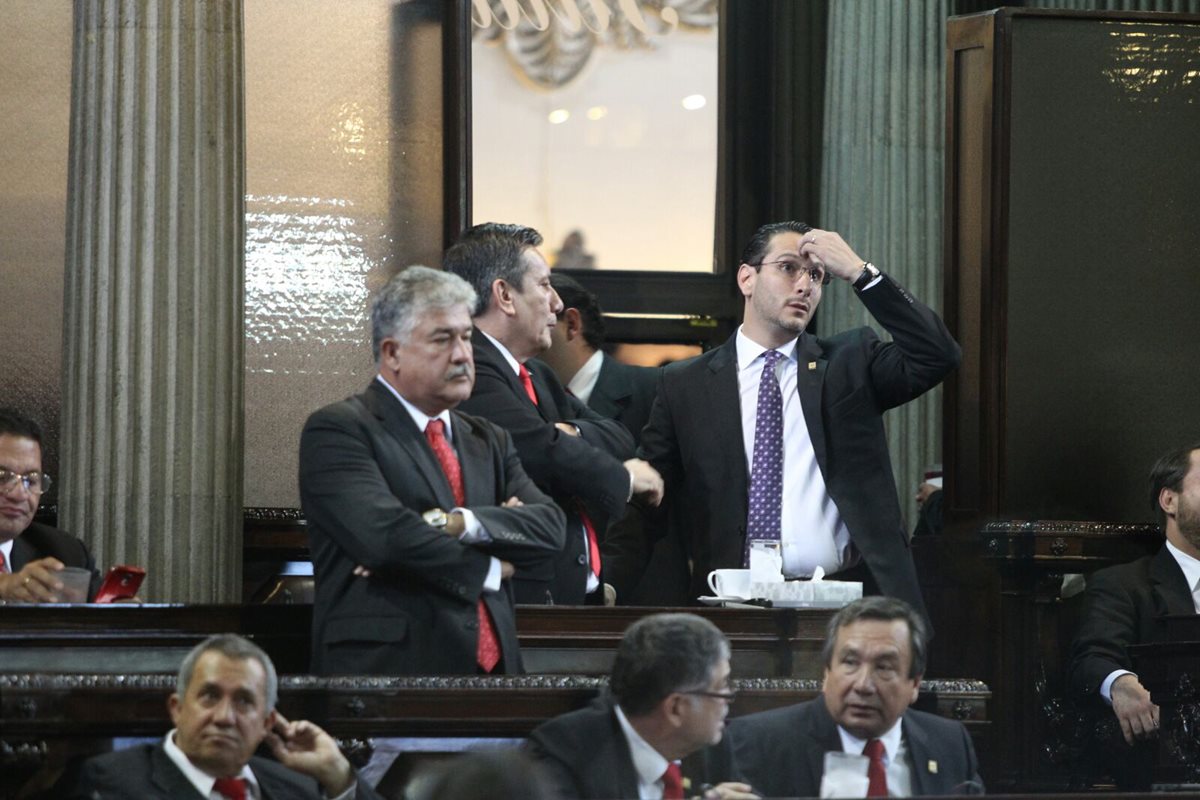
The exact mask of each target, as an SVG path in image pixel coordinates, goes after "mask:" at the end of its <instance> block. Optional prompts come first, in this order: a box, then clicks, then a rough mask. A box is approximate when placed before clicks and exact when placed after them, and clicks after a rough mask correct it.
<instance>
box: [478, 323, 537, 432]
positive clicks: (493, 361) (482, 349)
mask: <svg viewBox="0 0 1200 800" xmlns="http://www.w3.org/2000/svg"><path fill="white" fill-rule="evenodd" d="M471 344H472V346H473V347H474V349H475V359H476V360H477V361H486V362H488V363H489V364H490V365H491V366H492V367H493V368H495V370H496V371H497V372H499V373H500V374H501V375H503V376H504V381H505V383H507V384H508V388H509V389H511V390H512V392H513V394H515V395H516V396H517V397H520V398H521V399H522V400H525V401H526V402H529V403H530V405H533V406H534V408H536V409H537V412H538V414H539V415H540V416H541V418H542V419H544V420H546V421H547V422H554V421H555V420H552V419H550V417H548V416H546V411H545V407H544V401H545V400H547V399H548V398H549V397H550V390H549V387H547V386H546V384H545V382H544V381H542V380H541V379H540V378H539V377H538V376H536V375H535V374H534V371H533V370H532V369H529V365H528V364H527V365H526V366H525V368H526V369H529V377H530V380H531V381H532V382H533V391H534V392H535V393H536V394H537V396H538V403H537V404H536V405H534V404H533V402H532V401H531V400H529V396H528V395H527V394H526V393H525V385H524V384H522V383H521V379H520V378H518V377H517V374H516V373H515V372H513V369H512V365H511V364H509V363H508V359H506V358H505V357H504V354H503V353H501V352H500V351H499V350H498V349H496V345H494V344H492V340H491V339H489V338H488V337H487V336H485V335H484V333H483V331H481V330H479V328H476V329H475V331H474V333H472V334H471Z"/></svg>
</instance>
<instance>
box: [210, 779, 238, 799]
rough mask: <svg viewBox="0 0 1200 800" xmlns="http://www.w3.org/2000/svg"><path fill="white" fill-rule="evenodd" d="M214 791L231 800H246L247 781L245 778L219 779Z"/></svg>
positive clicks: (214, 785)
mask: <svg viewBox="0 0 1200 800" xmlns="http://www.w3.org/2000/svg"><path fill="white" fill-rule="evenodd" d="M213 790H214V791H215V792H216V793H217V794H220V795H223V796H225V797H228V798H229V800H246V781H245V780H244V779H243V778H217V782H216V783H214V784H213Z"/></svg>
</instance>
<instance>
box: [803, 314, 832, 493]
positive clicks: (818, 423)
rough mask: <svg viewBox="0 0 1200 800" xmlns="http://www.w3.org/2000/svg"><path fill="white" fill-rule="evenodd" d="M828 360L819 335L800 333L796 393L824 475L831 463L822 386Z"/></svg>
mask: <svg viewBox="0 0 1200 800" xmlns="http://www.w3.org/2000/svg"><path fill="white" fill-rule="evenodd" d="M827 363H828V362H827V361H826V360H825V354H824V351H823V350H822V349H821V346H820V344H819V343H818V342H817V339H816V337H815V336H812V335H811V334H808V333H802V334H800V338H799V339H798V340H797V341H796V392H797V393H798V394H799V395H800V407H801V408H802V409H804V422H805V424H806V425H807V426H808V436H809V438H810V439H812V446H813V451H814V452H815V453H816V455H817V464H819V465H820V467H821V473H822V474H826V472H827V470H826V464H827V463H828V462H827V461H826V458H825V423H824V420H823V419H822V417H821V387H822V386H823V384H824V383H825V367H826V365H827Z"/></svg>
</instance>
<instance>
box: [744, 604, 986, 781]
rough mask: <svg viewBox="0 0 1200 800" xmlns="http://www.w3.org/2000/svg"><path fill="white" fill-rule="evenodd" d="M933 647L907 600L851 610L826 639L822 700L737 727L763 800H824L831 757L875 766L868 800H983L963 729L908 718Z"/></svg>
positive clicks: (921, 715) (836, 619) (747, 771)
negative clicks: (939, 798) (956, 798)
mask: <svg viewBox="0 0 1200 800" xmlns="http://www.w3.org/2000/svg"><path fill="white" fill-rule="evenodd" d="M926 644H927V641H926V634H925V622H924V620H923V619H922V618H921V616H920V615H919V614H917V613H916V612H915V611H914V610H913V609H912V608H911V607H910V606H909V605H908V604H907V603H905V602H903V601H902V600H896V599H893V598H890V597H865V598H863V599H862V600H858V601H855V602H854V603H851V604H850V605H848V606H846V607H845V608H843V609H842V610H841V611H839V612H838V613H837V614H835V615H834V616H833V617H832V618H831V619H830V620H829V627H828V630H827V631H826V635H825V645H824V647H823V649H822V653H821V655H822V658H823V659H824V661H825V679H824V684H823V687H822V689H821V697H818V698H816V699H813V700H809V701H808V702H805V703H800V704H798V705H794V706H788V707H786V708H777V709H773V710H771V711H764V712H761V713H758V714H750V715H748V716H745V717H739V718H738V719H735V720H734V721H733V722H732V723H731V724H730V726H729V733H728V736H729V740H730V743H731V745H732V747H733V753H734V760H735V762H736V763H737V766H738V768H739V770H740V772H741V774H742V777H743V778H745V779H746V780H747V781H749V782H750V783H751V784H753V786H754V788H755V789H756V790H758V791H759V792H761V793H762V794H763V796H764V797H817V796H824V795H823V793H822V792H821V782H822V779H823V777H824V772H825V763H826V759H825V754H826V753H828V752H844V753H851V754H855V755H859V754H861V755H863V756H866V757H867V759H868V763H867V779H868V784H867V793H866V796H867V797H888V796H892V797H912V796H916V795H946V794H980V793H982V791H983V782H982V781H981V780H980V778H979V774H978V773H979V765H978V762H977V761H976V759H975V748H974V746H973V745H972V744H971V737H970V735H969V734H968V733H967V729H966V728H964V727H963V725H962V723H961V722H956V721H954V720H948V719H943V718H942V717H939V716H935V715H933V714H926V713H925V712H923V711H914V710H912V709H910V708H909V705H910V704H911V703H912V702H913V701H914V700H916V699H917V693H918V692H919V691H920V688H921V675H922V673H923V672H924V671H925V654H926ZM834 796H838V797H841V796H844V795H841V794H838V795H834ZM860 796H861V795H860Z"/></svg>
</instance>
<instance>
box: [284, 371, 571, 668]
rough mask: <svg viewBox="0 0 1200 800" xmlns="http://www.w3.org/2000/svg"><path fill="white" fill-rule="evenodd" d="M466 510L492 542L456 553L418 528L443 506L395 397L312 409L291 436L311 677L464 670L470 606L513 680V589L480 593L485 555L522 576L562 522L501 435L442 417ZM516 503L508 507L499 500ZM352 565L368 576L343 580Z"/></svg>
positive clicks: (447, 494) (374, 389)
mask: <svg viewBox="0 0 1200 800" xmlns="http://www.w3.org/2000/svg"><path fill="white" fill-rule="evenodd" d="M451 428H452V431H453V442H454V448H455V449H456V450H457V452H458V458H459V461H460V463H461V464H462V474H463V484H464V489H465V492H466V507H467V508H469V509H470V510H471V511H472V512H474V514H475V516H476V517H478V518H479V521H480V522H481V523H483V525H484V527H486V528H487V530H488V531H489V532H490V533H491V536H492V541H491V542H490V543H488V544H475V545H467V544H463V543H462V542H460V541H458V540H457V539H454V538H451V537H449V536H447V535H445V534H444V533H443V532H441V531H440V530H438V529H436V528H432V527H430V526H429V525H427V524H426V523H425V521H424V520H423V519H422V517H421V514H422V513H423V512H424V511H427V510H429V509H431V508H434V507H440V508H443V509H447V510H448V509H450V508H453V507H454V505H455V503H454V495H453V493H452V491H451V489H450V484H449V482H448V481H447V480H446V477H445V474H444V473H443V472H442V469H441V466H440V465H439V464H438V461H437V458H436V457H435V456H434V454H433V450H432V449H430V447H429V444H428V442H427V441H426V439H425V435H424V432H422V431H420V430H418V429H417V426H416V424H415V423H414V422H413V420H412V417H411V416H409V414H408V412H407V411H406V410H405V408H404V407H403V406H402V405H401V404H400V402H399V401H398V400H396V398H395V397H393V396H392V395H391V393H390V392H389V391H388V390H387V388H385V387H384V386H383V385H381V384H380V383H379V381H378V380H373V381H371V385H370V386H369V387H367V391H366V392H364V393H363V394H361V395H357V396H355V397H352V398H350V399H348V400H344V401H342V402H340V403H335V404H333V405H331V406H327V407H326V408H323V409H321V410H320V411H317V412H316V413H314V414H313V415H312V416H311V417H309V419H308V423H307V424H306V425H305V426H304V432H303V433H302V434H301V437H300V502H301V504H302V506H303V508H304V514H305V516H306V518H307V520H308V539H309V547H310V549H311V551H312V559H313V568H314V571H315V575H316V596H315V598H314V603H313V645H312V647H313V650H312V671H313V672H315V673H318V674H326V675H330V674H348V673H353V674H359V673H366V674H389V675H397V674H437V673H472V672H475V671H476V664H475V650H476V643H477V640H478V618H477V612H476V604H477V602H478V600H479V597H480V596H481V593H482V596H483V597H484V600H485V602H486V604H487V607H488V610H489V611H490V612H491V616H492V618H493V620H494V621H495V624H496V629H497V633H498V634H499V638H500V644H501V649H502V652H503V666H504V670H505V671H506V672H510V673H511V672H519V671H521V661H520V652H519V650H518V647H517V636H516V625H515V619H514V616H513V603H512V597H511V587H510V586H509V585H508V584H507V583H505V584H504V585H503V587H502V590H501V591H500V592H488V593H483V592H482V588H483V581H484V579H485V578H486V576H487V571H488V566H489V563H490V561H489V556H496V557H498V558H501V559H503V560H506V561H509V562H512V563H513V564H514V565H520V566H534V565H537V564H538V563H539V562H541V561H544V560H547V559H551V558H553V557H554V554H555V553H557V552H558V551H559V550H560V549H561V548H562V544H563V515H562V512H561V511H559V510H558V508H557V507H556V506H555V505H554V504H553V503H552V502H550V498H548V497H546V495H544V494H542V492H541V491H539V490H538V488H537V487H536V486H535V485H534V484H533V481H531V480H529V478H528V477H527V476H526V475H525V472H524V470H522V469H521V463H520V461H518V459H517V455H516V451H514V450H513V447H512V443H511V442H510V440H509V438H508V434H506V433H505V432H504V431H503V430H501V429H499V428H497V427H496V426H495V425H492V424H491V423H489V422H487V421H486V420H482V419H478V418H476V417H470V416H467V415H466V414H460V413H458V412H457V411H452V412H451ZM513 495H516V496H517V497H519V498H520V499H521V500H522V501H523V502H524V504H525V505H524V506H522V507H520V508H502V507H500V506H499V505H497V504H499V503H502V502H503V501H504V500H505V499H507V498H509V497H511V496H513ZM360 564H361V565H363V566H365V567H367V568H368V569H370V570H371V571H372V573H373V574H372V576H371V577H370V578H360V577H357V576H356V575H354V572H353V571H354V568H355V567H356V566H357V565H360Z"/></svg>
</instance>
